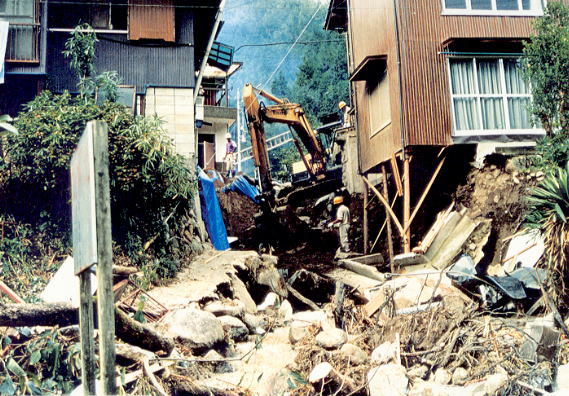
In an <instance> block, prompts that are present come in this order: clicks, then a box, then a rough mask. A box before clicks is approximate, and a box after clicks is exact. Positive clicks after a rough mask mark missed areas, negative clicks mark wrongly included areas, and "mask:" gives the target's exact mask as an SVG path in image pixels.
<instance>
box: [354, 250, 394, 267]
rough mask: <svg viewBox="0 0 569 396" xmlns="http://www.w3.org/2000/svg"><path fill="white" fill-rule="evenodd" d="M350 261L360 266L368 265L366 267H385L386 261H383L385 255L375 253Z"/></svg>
mask: <svg viewBox="0 0 569 396" xmlns="http://www.w3.org/2000/svg"><path fill="white" fill-rule="evenodd" d="M350 260H352V261H355V262H357V263H360V264H366V265H376V266H377V265H383V264H384V263H385V261H384V260H383V255H382V254H381V253H374V254H368V255H365V256H358V257H352V258H350Z"/></svg>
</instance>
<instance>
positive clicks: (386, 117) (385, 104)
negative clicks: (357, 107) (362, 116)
mask: <svg viewBox="0 0 569 396" xmlns="http://www.w3.org/2000/svg"><path fill="white" fill-rule="evenodd" d="M366 93H367V95H368V103H369V108H368V110H369V111H368V114H369V124H370V137H372V136H373V135H375V134H376V133H379V132H380V131H382V130H383V129H384V128H385V127H386V126H388V125H389V124H390V123H391V105H390V97H389V78H388V75H387V71H384V72H383V73H382V74H381V75H380V76H379V77H378V78H377V79H375V80H369V81H367V83H366Z"/></svg>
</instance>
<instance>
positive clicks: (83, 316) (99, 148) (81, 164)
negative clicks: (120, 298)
mask: <svg viewBox="0 0 569 396" xmlns="http://www.w3.org/2000/svg"><path fill="white" fill-rule="evenodd" d="M71 201H72V204H71V207H72V216H73V258H74V262H75V274H76V275H77V276H79V284H80V299H81V302H80V304H79V327H80V335H81V363H82V372H81V379H82V382H83V391H84V394H86V395H93V394H95V393H96V389H95V348H94V343H93V327H94V326H93V297H92V295H91V277H90V275H91V272H92V271H93V270H94V266H95V265H96V267H97V283H98V290H97V312H98V328H99V355H100V378H101V385H102V392H103V394H106V395H112V394H116V380H115V378H116V376H115V311H114V296H113V284H112V237H111V207H110V190H109V153H108V135H107V124H106V123H105V122H104V121H90V122H89V123H88V124H87V127H86V128H85V131H84V132H83V136H82V137H81V140H80V141H79V144H78V145H77V148H76V150H75V152H74V153H73V157H72V159H71Z"/></svg>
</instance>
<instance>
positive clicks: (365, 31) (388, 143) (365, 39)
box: [349, 0, 401, 172]
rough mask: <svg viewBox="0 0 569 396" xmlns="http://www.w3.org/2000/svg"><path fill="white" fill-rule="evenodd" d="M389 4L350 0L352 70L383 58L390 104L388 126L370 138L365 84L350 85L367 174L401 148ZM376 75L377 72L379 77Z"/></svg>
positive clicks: (385, 0) (382, 0)
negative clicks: (384, 59) (372, 57)
mask: <svg viewBox="0 0 569 396" xmlns="http://www.w3.org/2000/svg"><path fill="white" fill-rule="evenodd" d="M393 21H394V18H393V1H392V0H350V16H349V33H350V38H351V41H352V46H351V47H352V50H353V54H352V59H353V68H352V70H350V72H353V69H356V68H357V67H358V65H359V64H360V63H361V62H362V61H363V60H364V59H365V58H366V57H367V56H373V55H387V72H388V76H389V91H390V100H391V125H390V126H388V127H386V128H385V129H383V130H382V131H381V132H379V133H378V134H376V135H374V136H373V137H370V123H369V114H368V113H369V111H368V109H369V102H368V95H367V94H366V92H365V82H356V83H355V84H353V87H354V90H355V100H356V112H357V114H356V115H357V122H358V137H359V138H358V144H359V153H360V169H361V170H362V171H364V172H365V171H367V170H369V169H370V168H372V167H373V166H375V165H377V164H378V163H380V162H383V161H385V160H386V159H388V158H390V157H391V154H392V153H393V152H394V151H396V150H398V149H399V148H401V134H400V131H401V128H400V126H399V118H400V116H399V114H400V113H399V76H398V72H397V55H396V42H395V28H394V24H393ZM379 72H380V71H378V73H379Z"/></svg>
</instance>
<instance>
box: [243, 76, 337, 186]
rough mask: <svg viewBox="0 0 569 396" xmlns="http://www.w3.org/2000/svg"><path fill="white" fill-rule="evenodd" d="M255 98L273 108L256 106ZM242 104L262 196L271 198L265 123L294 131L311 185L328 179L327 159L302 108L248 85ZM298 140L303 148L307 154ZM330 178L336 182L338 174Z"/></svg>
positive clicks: (326, 154) (295, 142) (257, 104)
mask: <svg viewBox="0 0 569 396" xmlns="http://www.w3.org/2000/svg"><path fill="white" fill-rule="evenodd" d="M257 94H258V95H260V96H262V97H263V98H265V99H267V100H269V101H271V102H273V103H274V104H271V105H265V104H264V103H262V102H259V100H258V99H257ZM243 104H244V106H245V111H246V113H247V126H248V129H249V134H250V136H251V146H252V147H251V149H252V152H253V160H254V163H255V166H256V167H257V168H258V169H259V179H260V185H261V190H262V193H263V194H264V195H269V196H271V195H272V196H274V187H273V181H272V178H271V166H270V162H269V150H268V147H267V141H266V137H265V128H264V125H263V124H264V123H265V122H267V123H282V124H286V125H287V126H288V127H289V128H290V129H291V130H293V131H294V133H292V135H293V137H294V138H293V142H294V144H295V146H296V148H297V150H298V151H299V153H300V157H301V159H302V161H303V162H304V167H305V168H306V171H307V173H308V175H309V179H310V181H311V182H312V184H315V183H317V182H320V181H321V182H324V181H326V180H328V179H329V178H330V173H331V172H330V171H331V169H329V167H330V165H331V164H330V162H331V160H330V155H329V153H328V152H327V150H326V149H325V147H324V146H323V145H322V142H321V140H320V139H319V137H318V135H317V133H316V132H315V131H314V129H312V126H311V125H310V122H309V121H308V118H307V117H306V114H305V112H304V110H303V108H302V107H301V106H300V105H299V104H296V103H289V102H288V101H287V100H286V99H280V98H277V97H275V96H273V95H271V94H270V93H268V92H265V91H263V90H260V89H257V88H254V87H253V86H252V85H251V84H245V88H244V90H243ZM291 132H292V131H291ZM299 140H300V141H301V142H302V144H303V146H304V147H305V149H306V151H307V152H306V153H305V152H304V150H303V149H302V147H301V145H300V142H299ZM333 178H336V179H337V172H335V176H334V177H333ZM335 184H338V183H335Z"/></svg>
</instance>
